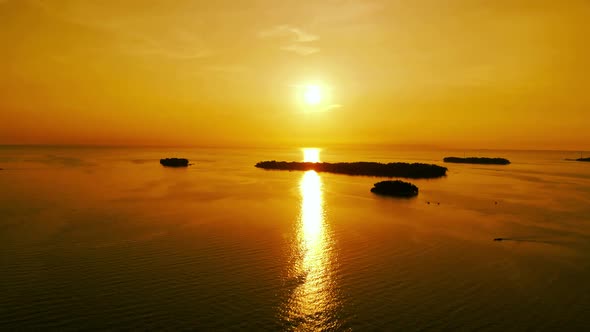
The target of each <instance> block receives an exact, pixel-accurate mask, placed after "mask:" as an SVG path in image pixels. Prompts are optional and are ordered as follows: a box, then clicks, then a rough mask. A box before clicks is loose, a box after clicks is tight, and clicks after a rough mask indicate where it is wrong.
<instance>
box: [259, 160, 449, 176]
mask: <svg viewBox="0 0 590 332" xmlns="http://www.w3.org/2000/svg"><path fill="white" fill-rule="evenodd" d="M256 167H258V168H263V169H271V170H284V171H310V170H314V171H316V172H328V173H337V174H346V175H368V176H383V177H402V178H412V179H432V178H438V177H442V176H445V175H446V173H447V168H446V167H442V166H438V165H431V164H420V163H414V164H409V163H389V164H382V163H375V162H354V163H310V162H295V161H292V162H287V161H274V160H273V161H261V162H259V163H257V164H256Z"/></svg>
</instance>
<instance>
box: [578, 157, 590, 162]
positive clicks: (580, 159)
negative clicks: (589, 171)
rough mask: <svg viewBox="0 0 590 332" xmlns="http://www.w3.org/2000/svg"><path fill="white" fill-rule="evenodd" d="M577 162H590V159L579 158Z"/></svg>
mask: <svg viewBox="0 0 590 332" xmlns="http://www.w3.org/2000/svg"><path fill="white" fill-rule="evenodd" d="M576 160H577V161H590V158H578V159H576Z"/></svg>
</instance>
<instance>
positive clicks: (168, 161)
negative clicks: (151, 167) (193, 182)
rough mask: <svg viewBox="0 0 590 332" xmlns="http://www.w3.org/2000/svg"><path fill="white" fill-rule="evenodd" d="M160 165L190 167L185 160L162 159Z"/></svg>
mask: <svg viewBox="0 0 590 332" xmlns="http://www.w3.org/2000/svg"><path fill="white" fill-rule="evenodd" d="M160 164H162V166H167V167H188V159H184V158H164V159H160Z"/></svg>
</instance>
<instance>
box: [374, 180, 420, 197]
mask: <svg viewBox="0 0 590 332" xmlns="http://www.w3.org/2000/svg"><path fill="white" fill-rule="evenodd" d="M373 186H374V187H373V188H371V192H372V193H374V194H377V195H383V196H393V197H414V196H416V195H418V187H416V186H415V185H413V184H411V183H409V182H404V181H400V180H395V181H381V182H377V183H375V184H374V185H373Z"/></svg>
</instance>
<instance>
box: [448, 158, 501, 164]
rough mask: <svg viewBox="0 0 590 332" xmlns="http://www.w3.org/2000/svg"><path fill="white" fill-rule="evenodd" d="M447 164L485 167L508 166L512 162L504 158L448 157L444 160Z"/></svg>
mask: <svg viewBox="0 0 590 332" xmlns="http://www.w3.org/2000/svg"><path fill="white" fill-rule="evenodd" d="M443 161H444V162H445V163H459V164H484V165H508V164H510V160H508V159H504V158H485V157H467V158H460V157H446V158H444V159H443Z"/></svg>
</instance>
